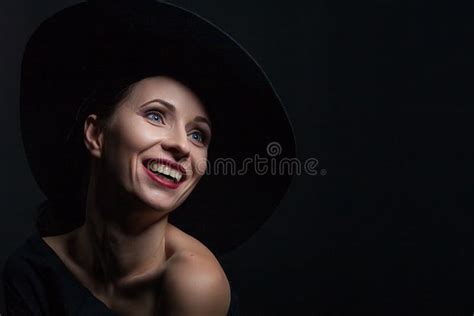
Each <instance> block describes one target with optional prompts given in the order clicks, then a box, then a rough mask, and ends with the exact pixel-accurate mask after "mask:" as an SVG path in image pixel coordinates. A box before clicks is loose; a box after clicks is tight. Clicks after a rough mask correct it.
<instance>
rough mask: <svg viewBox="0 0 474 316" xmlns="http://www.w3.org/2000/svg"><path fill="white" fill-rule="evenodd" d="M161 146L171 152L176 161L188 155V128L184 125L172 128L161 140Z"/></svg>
mask: <svg viewBox="0 0 474 316" xmlns="http://www.w3.org/2000/svg"><path fill="white" fill-rule="evenodd" d="M161 147H162V148H163V149H164V150H166V151H168V152H170V153H171V154H172V155H173V158H174V159H175V160H176V161H180V160H181V159H183V158H186V157H188V156H189V153H190V149H189V143H188V135H187V133H186V130H185V129H184V128H183V127H176V128H173V129H171V130H170V132H169V133H168V135H167V137H166V138H164V139H163V141H162V142H161Z"/></svg>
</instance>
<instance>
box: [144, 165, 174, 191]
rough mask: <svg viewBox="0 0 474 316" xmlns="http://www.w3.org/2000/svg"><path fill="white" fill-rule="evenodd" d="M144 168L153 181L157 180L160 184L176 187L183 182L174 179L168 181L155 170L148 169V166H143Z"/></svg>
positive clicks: (171, 187) (170, 187)
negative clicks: (156, 173)
mask: <svg viewBox="0 0 474 316" xmlns="http://www.w3.org/2000/svg"><path fill="white" fill-rule="evenodd" d="M143 168H144V169H145V171H146V173H147V174H148V176H149V177H150V178H151V179H152V180H153V181H155V182H156V183H158V184H161V185H162V186H164V187H166V188H169V189H176V188H177V187H179V185H180V184H181V182H178V183H176V182H172V181H168V180H166V179H163V178H160V177H159V176H157V175H155V174H154V173H153V172H151V171H150V170H148V168H146V167H145V166H143Z"/></svg>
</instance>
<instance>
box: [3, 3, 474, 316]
mask: <svg viewBox="0 0 474 316" xmlns="http://www.w3.org/2000/svg"><path fill="white" fill-rule="evenodd" d="M77 2H78V1H59V0H57V1H53V0H42V1H33V0H29V1H26V0H23V1H4V2H2V3H1V4H0V8H1V9H0V14H1V18H0V23H2V25H1V29H0V36H1V37H0V43H1V50H0V56H1V57H0V65H1V73H0V78H1V89H0V103H1V104H2V108H3V111H2V114H3V115H1V116H0V118H1V129H2V130H1V132H0V136H1V144H2V146H1V153H2V157H1V159H2V161H3V163H2V164H1V175H2V177H1V180H0V183H1V184H0V185H1V190H0V192H1V194H2V197H1V201H2V202H3V207H2V221H1V224H0V225H1V232H0V233H1V236H0V237H1V238H0V249H1V251H0V259H1V262H2V263H3V262H4V260H5V258H6V256H7V255H8V253H10V252H11V251H12V250H13V249H14V248H15V247H17V246H18V245H19V244H20V243H21V242H22V241H23V240H24V238H26V237H27V236H28V235H29V233H30V232H31V230H32V227H33V212H32V209H33V207H34V206H35V205H36V204H37V203H38V202H40V201H41V200H42V198H43V197H42V195H41V192H40V191H39V189H38V188H37V187H36V184H35V182H34V180H33V179H32V176H31V175H30V173H29V169H28V166H27V163H26V159H25V157H24V152H23V149H22V147H21V141H20V138H21V136H20V131H19V122H18V95H19V94H18V83H19V70H20V63H21V54H22V51H23V49H24V46H25V44H26V41H27V39H28V36H29V35H30V34H31V33H32V31H33V30H34V28H35V27H37V26H38V24H39V23H40V22H41V21H42V20H44V19H45V18H46V17H48V16H50V15H51V14H53V13H54V12H56V11H58V10H59V9H62V8H64V7H66V6H68V5H71V4H74V3H77ZM171 2H172V3H175V4H178V5H181V6H183V7H185V8H187V9H190V10H192V11H194V12H196V13H198V14H200V15H202V16H203V17H205V18H207V19H209V20H211V21H212V22H214V23H215V24H217V25H218V26H220V27H221V28H222V29H224V30H225V31H227V32H228V33H229V34H231V35H232V36H233V37H234V38H235V39H236V40H237V41H238V42H239V43H241V44H242V45H243V46H244V47H245V48H246V49H247V50H248V51H249V52H250V53H251V54H252V55H253V56H254V57H255V59H256V60H257V61H258V62H259V63H260V64H261V65H262V67H263V68H264V69H265V71H266V73H267V75H268V76H269V78H270V79H271V81H272V83H273V84H274V86H275V88H276V90H277V91H278V92H279V95H280V96H281V98H282V100H283V103H284V104H285V106H286V109H287V111H288V114H289V116H290V119H291V120H292V122H293V126H294V130H295V133H296V139H297V145H298V154H299V158H300V159H302V160H305V159H307V158H311V157H314V158H317V159H318V160H319V166H320V168H324V169H325V170H326V171H327V174H326V175H324V176H322V175H321V174H319V175H316V176H309V175H302V176H298V177H295V179H294V181H293V184H292V186H291V188H290V190H289V193H288V195H287V196H286V198H285V199H284V200H283V201H282V203H281V205H280V207H279V208H278V209H277V210H276V212H275V215H274V216H273V217H272V218H271V219H270V220H269V221H268V222H267V223H266V224H265V225H264V226H263V227H262V229H261V230H260V231H259V232H258V233H257V234H255V235H254V237H253V238H252V239H251V240H250V241H249V242H247V243H245V244H244V245H242V246H241V247H240V248H239V249H237V250H236V251H235V252H233V253H230V254H228V255H226V256H225V257H223V258H221V260H222V264H223V266H224V268H225V270H226V272H227V274H228V276H229V278H230V279H231V281H232V282H233V286H234V287H235V289H236V290H237V291H238V293H239V297H240V301H241V309H242V312H243V315H317V314H359V313H361V312H365V313H377V314H385V315H387V314H405V315H406V314H418V315H423V314H433V313H434V314H449V315H452V314H466V315H471V314H472V313H474V306H473V305H474V304H473V303H472V298H473V297H474V296H473V292H474V291H473V259H474V258H473V252H472V248H473V232H472V224H473V218H472V210H473V202H472V198H471V196H472V188H473V186H472V179H473V171H474V168H473V167H472V165H473V159H472V158H473V151H472V147H471V137H472V136H471V134H473V133H472V129H473V125H472V121H473V118H474V115H473V114H474V109H473V104H474V97H473V93H472V91H473V89H472V88H473V76H474V72H473V70H474V69H473V68H474V67H473V66H474V54H473V53H474V45H473V38H474V37H473V35H474V18H473V17H474V3H473V2H468V1H464V2H462V1H457V2H456V3H454V2H453V3H450V2H447V1H437V2H433V1H420V0H416V1H415V0H414V1H389V0H385V1H382V0H380V1H362V2H360V1H326V2H322V1H291V2H287V1H270V0H263V1H262V0H259V1H255V2H254V1H250V0H242V1H232V2H231V1H225V2H224V1H217V0H216V1H210V0H206V1H204V0H200V1H197V0H194V1H191V0H189V1H184V0H183V1H177V0H175V1H171ZM236 115H243V113H242V114H239V113H236ZM262 132H265V131H262Z"/></svg>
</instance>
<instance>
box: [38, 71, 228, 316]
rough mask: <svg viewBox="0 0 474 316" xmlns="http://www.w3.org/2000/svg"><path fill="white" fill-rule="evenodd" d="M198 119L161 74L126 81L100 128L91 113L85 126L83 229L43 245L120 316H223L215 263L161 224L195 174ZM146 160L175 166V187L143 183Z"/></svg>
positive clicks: (202, 132) (207, 132)
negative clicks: (178, 169) (178, 171)
mask: <svg viewBox="0 0 474 316" xmlns="http://www.w3.org/2000/svg"><path fill="white" fill-rule="evenodd" d="M206 121H207V122H206ZM208 121H209V117H208V115H207V113H206V111H205V108H204V106H203V105H202V104H201V102H200V100H199V98H198V97H197V96H196V95H195V94H194V93H193V92H192V91H191V90H190V89H188V88H187V87H186V86H184V85H183V84H181V83H179V82H178V81H175V80H173V79H171V78H168V77H153V78H146V79H144V80H142V81H139V82H138V83H136V84H135V85H133V87H132V90H131V92H130V93H129V94H128V95H127V97H126V98H125V99H124V100H122V101H121V103H120V104H119V105H118V107H117V109H116V110H115V112H114V113H113V114H112V116H111V117H110V118H109V119H108V120H106V121H105V122H104V121H103V120H101V119H100V118H98V117H97V115H95V114H91V115H89V116H88V118H87V119H86V121H85V124H84V142H85V145H86V147H87V149H88V151H89V152H90V154H91V159H92V161H91V176H90V183H89V190H88V196H87V203H86V220H85V224H84V225H83V226H82V227H80V228H78V229H76V230H74V231H72V232H70V233H68V234H65V235H60V236H52V237H45V238H43V239H44V241H45V242H46V243H47V244H48V245H49V246H50V247H51V248H52V249H53V250H54V251H55V252H56V253H57V254H58V256H59V257H60V258H61V259H62V261H63V262H64V264H65V265H66V267H68V269H69V270H70V271H71V272H72V273H73V275H75V276H76V278H77V279H78V280H79V281H80V282H81V283H82V284H83V285H84V286H85V287H86V288H88V289H89V290H90V291H91V293H92V294H93V295H94V296H95V297H97V298H98V299H99V300H101V301H102V302H104V303H105V304H106V305H107V306H108V307H109V308H110V309H112V310H113V311H115V312H117V313H118V314H120V315H177V316H179V315H206V316H207V315H216V316H217V315H226V314H227V310H228V307H229V303H230V287H229V283H228V280H227V278H226V276H225V273H224V271H223V269H222V268H221V266H220V264H219V262H218V261H217V259H216V258H215V257H214V255H213V254H212V253H211V252H210V251H209V250H208V249H207V248H206V247H205V246H204V245H203V244H202V243H200V242H199V241H198V240H196V239H194V238H193V237H191V236H189V235H188V234H186V233H184V232H183V231H181V230H179V229H178V228H177V227H175V226H173V225H171V224H170V223H168V215H169V213H170V212H171V211H173V210H174V209H176V208H177V207H178V206H179V205H180V204H181V203H183V202H184V200H185V199H186V198H187V197H188V195H189V194H190V193H191V192H192V190H193V189H194V187H195V186H196V184H197V183H198V182H199V180H200V178H201V176H202V175H203V173H204V170H202V167H203V164H202V162H203V161H205V159H206V158H207V150H208V146H209V141H210V137H211V128H210V126H209V124H210V123H209V122H208ZM150 158H164V159H168V160H171V161H173V162H176V163H178V164H180V165H181V166H183V167H184V168H185V170H186V176H185V179H184V180H183V182H182V183H181V184H180V186H179V187H178V188H176V189H171V188H168V187H165V186H163V185H161V184H159V183H157V182H156V181H153V180H152V178H150V176H149V175H148V174H147V171H146V169H145V167H144V164H143V161H144V160H145V159H150ZM204 166H205V164H204ZM200 168H201V169H200Z"/></svg>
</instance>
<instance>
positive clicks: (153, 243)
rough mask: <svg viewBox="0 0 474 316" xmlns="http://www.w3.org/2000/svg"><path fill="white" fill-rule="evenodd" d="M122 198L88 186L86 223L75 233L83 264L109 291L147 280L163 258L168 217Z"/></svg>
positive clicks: (129, 199)
mask: <svg viewBox="0 0 474 316" xmlns="http://www.w3.org/2000/svg"><path fill="white" fill-rule="evenodd" d="M107 187H108V188H110V186H107ZM97 196H100V203H98V201H99V200H98V199H97V198H96V197H97ZM125 196H126V194H124V193H123V192H122V193H118V192H98V191H97V190H95V188H94V185H91V186H90V187H89V193H88V197H87V204H86V218H85V224H84V226H82V227H81V228H80V229H79V231H78V238H77V242H78V249H79V258H80V259H79V260H80V261H81V265H82V266H83V267H84V268H85V269H86V271H88V274H90V275H91V276H92V277H93V279H95V280H97V281H98V284H99V286H100V287H102V286H104V287H105V288H104V289H105V290H108V291H109V290H110V289H118V288H129V287H130V286H132V285H136V284H137V283H143V281H147V280H150V279H151V278H152V277H153V276H154V275H157V274H158V273H159V272H160V271H161V270H162V269H163V266H164V263H165V261H166V258H167V254H166V248H165V245H166V241H165V236H166V229H167V226H168V216H167V215H164V216H163V215H161V213H160V212H158V211H156V210H153V209H150V207H147V206H145V205H143V204H141V203H138V201H136V200H134V199H133V198H127V197H125Z"/></svg>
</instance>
